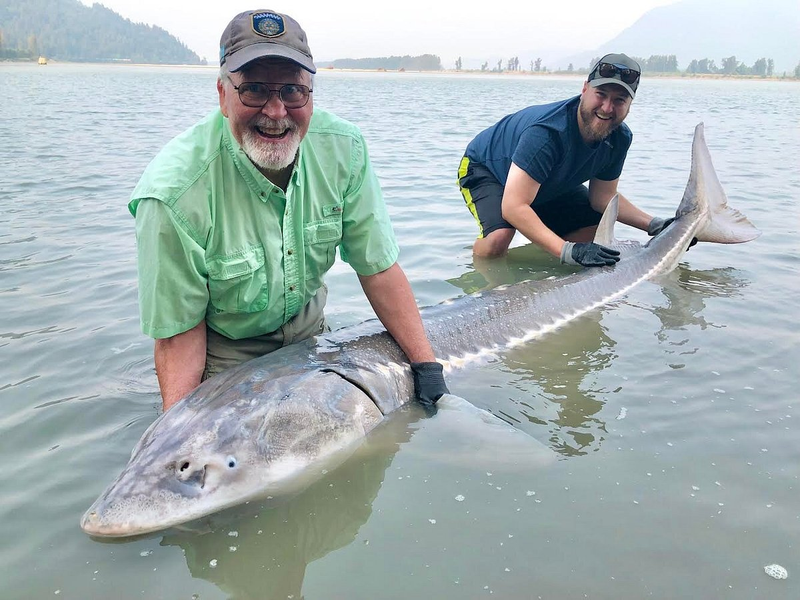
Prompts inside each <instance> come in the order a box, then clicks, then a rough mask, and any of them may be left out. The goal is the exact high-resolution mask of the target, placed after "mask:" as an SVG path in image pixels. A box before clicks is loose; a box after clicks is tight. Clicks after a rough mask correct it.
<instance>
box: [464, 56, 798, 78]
mask: <svg viewBox="0 0 800 600" xmlns="http://www.w3.org/2000/svg"><path fill="white" fill-rule="evenodd" d="M600 58H601V57H599V56H595V57H594V58H592V60H590V61H589V66H588V67H587V68H586V69H582V68H578V69H576V68H575V65H573V64H572V63H570V64H569V65H568V66H567V68H566V69H563V70H561V69H559V70H557V71H556V72H564V71H566V72H567V73H589V71H591V69H592V68H594V65H596V64H597V62H598V61H599V60H600ZM631 58H633V59H634V60H635V61H636V62H638V63H639V65H640V66H641V67H642V72H644V73H676V74H678V73H681V71H680V69H679V68H678V57H677V56H676V55H675V54H653V55H651V56H650V57H649V58H641V57H637V56H633V57H631ZM462 65H463V63H462V60H461V57H460V56H459V57H458V59H457V60H456V62H455V68H456V71H461V70H462ZM480 70H481V71H485V72H492V73H503V72H514V71H519V70H521V67H520V62H519V57H518V56H515V57H512V58H509V59H508V60H506V62H505V68H504V67H503V61H502V60H499V61H497V64H496V65H494V66H493V67H492V68H489V61H486V62H484V63H483V64H482V65H481V69H480ZM530 72H532V73H547V72H548V68H547V67H546V66H544V65H543V64H542V59H541V58H537V59H535V60H532V61H530ZM685 73H688V74H705V73H709V74H712V73H713V74H720V75H752V76H756V77H772V76H773V75H775V62H774V61H773V60H772V59H771V58H759V59H758V60H756V61H755V63H753V65H752V66H748V65H746V64H745V63H743V62H740V61H738V60H737V59H736V57H735V56H729V57H727V58H723V59H722V61H721V65H720V66H719V67H717V66H716V64H715V62H714V60H713V59H709V58H702V59H694V60H692V61H691V62H690V63H689V66H688V67H686V70H685ZM792 76H794V77H796V78H800V63H798V65H797V66H796V67H795V69H794V71H793V73H792Z"/></svg>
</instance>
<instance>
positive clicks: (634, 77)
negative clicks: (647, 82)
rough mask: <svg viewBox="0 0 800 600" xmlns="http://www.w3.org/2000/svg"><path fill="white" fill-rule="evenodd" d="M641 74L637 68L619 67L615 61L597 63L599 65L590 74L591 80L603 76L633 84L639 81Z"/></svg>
mask: <svg viewBox="0 0 800 600" xmlns="http://www.w3.org/2000/svg"><path fill="white" fill-rule="evenodd" d="M640 76H641V73H640V72H639V71H637V70H636V69H629V68H628V67H619V66H617V65H615V64H613V63H604V62H601V63H597V66H596V67H595V68H594V70H593V71H592V74H591V75H590V76H589V80H590V81H591V80H592V79H595V78H597V77H602V78H604V79H619V80H620V81H622V82H624V83H627V84H628V85H633V84H634V83H636V82H637V81H639V77H640Z"/></svg>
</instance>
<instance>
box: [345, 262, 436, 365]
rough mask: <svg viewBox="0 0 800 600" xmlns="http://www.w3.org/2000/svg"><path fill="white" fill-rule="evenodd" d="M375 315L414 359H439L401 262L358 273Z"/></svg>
mask: <svg viewBox="0 0 800 600" xmlns="http://www.w3.org/2000/svg"><path fill="white" fill-rule="evenodd" d="M358 279H359V281H360V282H361V287H362V288H363V289H364V294H365V295H366V296H367V299H368V300H369V303H370V304H371V305H372V309H373V310H374V311H375V314H376V315H377V316H378V318H379V319H380V320H381V323H383V326H384V327H386V330H387V331H388V332H389V333H390V334H391V336H392V337H393V338H394V339H395V341H396V342H397V344H398V345H399V346H400V348H401V349H402V350H403V352H405V353H406V356H407V357H408V359H409V361H411V362H433V361H435V360H436V357H435V355H434V354H433V349H432V348H431V345H430V342H429V341H428V337H427V336H426V335H425V328H424V327H423V326H422V319H421V318H420V316H419V309H418V308H417V303H416V301H415V300H414V294H413V292H412V291H411V285H410V284H409V283H408V279H407V278H406V275H405V273H403V270H402V269H401V268H400V265H398V264H397V263H395V264H393V265H392V266H391V267H389V268H388V269H386V270H385V271H382V272H380V273H376V274H375V275H368V276H362V275H359V276H358Z"/></svg>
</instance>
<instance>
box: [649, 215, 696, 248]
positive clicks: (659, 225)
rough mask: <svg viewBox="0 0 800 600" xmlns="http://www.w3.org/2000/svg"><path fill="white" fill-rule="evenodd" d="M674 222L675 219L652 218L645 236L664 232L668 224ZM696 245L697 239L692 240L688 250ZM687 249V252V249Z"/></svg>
mask: <svg viewBox="0 0 800 600" xmlns="http://www.w3.org/2000/svg"><path fill="white" fill-rule="evenodd" d="M674 220H675V217H670V218H669V219H662V218H661V217H653V219H652V221H650V225H648V226H647V235H658V234H659V233H661V232H662V231H664V230H665V229H666V228H667V227H669V225H670V223H672V222H673V221H674ZM696 243H697V238H692V241H691V242H689V248H691V247H692V246H694V245H695V244H696ZM689 248H687V250H688V249H689Z"/></svg>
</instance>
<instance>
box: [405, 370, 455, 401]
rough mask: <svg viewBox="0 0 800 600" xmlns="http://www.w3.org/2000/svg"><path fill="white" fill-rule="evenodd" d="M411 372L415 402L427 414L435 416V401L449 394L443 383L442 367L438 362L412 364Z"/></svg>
mask: <svg viewBox="0 0 800 600" xmlns="http://www.w3.org/2000/svg"><path fill="white" fill-rule="evenodd" d="M411 372H412V373H413V374H414V394H415V395H416V396H417V401H418V402H419V403H420V404H421V405H422V407H423V408H424V409H425V411H426V412H427V413H428V414H432V413H434V414H435V412H436V401H437V400H438V399H439V398H441V397H442V396H443V395H444V394H449V393H450V390H448V389H447V385H446V384H445V382H444V375H443V374H442V365H440V364H439V363H438V362H418V363H415V362H412V363H411Z"/></svg>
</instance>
